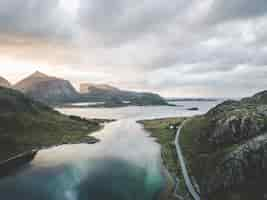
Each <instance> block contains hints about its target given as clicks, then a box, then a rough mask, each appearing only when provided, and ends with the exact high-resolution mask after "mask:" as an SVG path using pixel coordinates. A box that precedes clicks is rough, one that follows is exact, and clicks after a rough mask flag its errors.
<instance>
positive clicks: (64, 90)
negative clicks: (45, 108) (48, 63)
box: [14, 72, 78, 104]
mask: <svg viewBox="0 0 267 200" xmlns="http://www.w3.org/2000/svg"><path fill="white" fill-rule="evenodd" d="M14 88H15V89H17V90H19V91H21V92H23V93H25V94H27V95H29V96H31V97H32V98H33V99H35V100H37V101H41V102H43V103H48V104H53V103H63V102H70V101H73V100H75V99H76V98H78V94H77V92H76V90H75V89H74V87H73V86H72V85H71V83H70V82H69V81H67V80H63V79H58V78H55V77H50V76H47V75H45V74H42V73H40V72H35V73H34V74H32V75H31V76H29V77H27V78H25V79H24V80H22V81H20V82H19V83H17V84H16V85H15V86H14Z"/></svg>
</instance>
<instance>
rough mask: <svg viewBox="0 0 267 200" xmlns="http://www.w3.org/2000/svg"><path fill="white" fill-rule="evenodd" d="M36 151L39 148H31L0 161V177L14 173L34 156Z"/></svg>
mask: <svg viewBox="0 0 267 200" xmlns="http://www.w3.org/2000/svg"><path fill="white" fill-rule="evenodd" d="M38 151H39V150H36V149H33V150H31V151H28V152H24V153H21V154H18V155H16V156H13V157H11V158H9V159H7V160H4V161H2V162H0V178H4V177H6V176H9V175H11V174H13V173H16V171H17V170H19V169H20V168H22V167H23V166H25V165H26V164H28V163H30V162H31V161H32V160H33V159H34V158H35V156H36V155H37V153H38Z"/></svg>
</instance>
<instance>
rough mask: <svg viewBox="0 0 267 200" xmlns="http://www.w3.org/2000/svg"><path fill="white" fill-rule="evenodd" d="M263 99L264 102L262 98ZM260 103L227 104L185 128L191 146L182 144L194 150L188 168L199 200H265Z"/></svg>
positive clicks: (265, 127) (266, 147)
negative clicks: (203, 199) (196, 183)
mask: <svg viewBox="0 0 267 200" xmlns="http://www.w3.org/2000/svg"><path fill="white" fill-rule="evenodd" d="M261 94H265V93H261ZM266 95H267V93H266ZM255 97H256V99H255ZM264 98H267V97H266V96H264V95H261V99H264ZM264 103H265V101H262V100H259V98H258V95H256V96H253V97H252V98H247V99H244V100H241V101H240V102H238V101H227V102H224V103H223V104H221V105H218V106H217V107H215V108H214V109H212V110H211V111H209V112H208V113H207V114H206V115H204V116H200V117H196V118H195V119H194V120H192V121H191V122H190V121H189V124H188V126H192V127H194V129H192V130H193V131H192V132H193V133H191V134H192V135H194V141H191V142H188V144H187V146H188V145H190V146H191V147H192V146H193V145H194V147H192V149H193V150H192V149H191V150H190V151H188V152H190V154H191V155H190V156H189V157H190V159H191V160H190V162H189V166H190V168H191V169H192V174H193V176H195V177H196V178H197V181H198V183H199V186H200V189H201V194H202V196H203V198H205V199H212V200H213V199H216V200H223V199H229V200H238V199H240V200H241V199H242V200H251V199H264V197H266V195H267V191H266V188H265V187H264V186H265V185H266V184H267V105H265V104H264ZM186 152H187V150H186ZM188 152H187V153H188Z"/></svg>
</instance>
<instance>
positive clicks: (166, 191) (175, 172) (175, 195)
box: [138, 117, 191, 200]
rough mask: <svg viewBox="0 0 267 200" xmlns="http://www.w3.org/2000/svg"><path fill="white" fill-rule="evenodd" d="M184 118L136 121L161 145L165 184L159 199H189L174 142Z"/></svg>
mask: <svg viewBox="0 0 267 200" xmlns="http://www.w3.org/2000/svg"><path fill="white" fill-rule="evenodd" d="M185 119H186V118H185V117H176V118H161V119H152V120H141V121H138V123H140V124H142V125H143V128H144V129H145V130H146V131H147V132H148V134H149V136H150V137H152V138H156V142H157V143H159V144H160V146H161V159H162V163H163V167H164V168H165V172H164V173H165V178H166V185H165V187H164V188H163V190H162V192H161V194H160V195H159V199H162V200H165V199H168V200H175V199H181V200H188V199H191V198H190V197H189V196H188V192H187V190H186V187H184V181H183V177H182V174H181V169H180V164H179V162H178V157H177V154H176V149H175V144H174V140H175V136H176V128H177V127H178V126H179V125H181V124H182V122H183V121H184V120H185ZM174 157H175V158H174ZM178 189H179V190H178ZM166 197H167V198H166Z"/></svg>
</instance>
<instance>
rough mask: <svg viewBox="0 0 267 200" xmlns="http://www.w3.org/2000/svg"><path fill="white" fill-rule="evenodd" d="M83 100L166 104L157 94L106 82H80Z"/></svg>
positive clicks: (108, 103)
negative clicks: (134, 90)
mask: <svg viewBox="0 0 267 200" xmlns="http://www.w3.org/2000/svg"><path fill="white" fill-rule="evenodd" d="M81 92H82V94H81V97H82V99H83V100H90V101H101V102H105V103H106V106H122V105H140V106H143V105H167V103H166V101H165V100H164V99H163V98H162V97H160V96H159V95H157V94H154V93H144V92H133V91H126V90H121V89H119V88H116V87H113V86H110V85H106V84H82V85H81Z"/></svg>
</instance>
